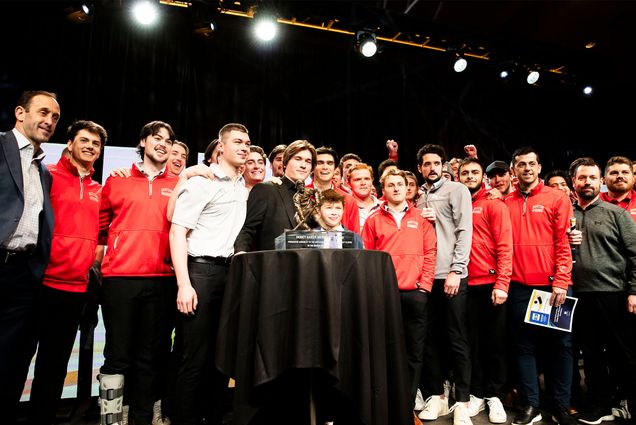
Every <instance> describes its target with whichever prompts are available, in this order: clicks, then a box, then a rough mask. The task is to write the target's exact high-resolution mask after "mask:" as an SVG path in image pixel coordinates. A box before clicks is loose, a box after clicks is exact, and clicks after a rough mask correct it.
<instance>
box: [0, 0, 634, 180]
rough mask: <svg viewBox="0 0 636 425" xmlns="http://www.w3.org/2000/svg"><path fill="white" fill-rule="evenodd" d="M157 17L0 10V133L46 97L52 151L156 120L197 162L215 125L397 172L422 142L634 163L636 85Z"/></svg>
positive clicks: (121, 139)
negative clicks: (83, 17) (81, 123)
mask: <svg viewBox="0 0 636 425" xmlns="http://www.w3.org/2000/svg"><path fill="white" fill-rule="evenodd" d="M129 3H130V2H123V4H124V6H126V5H128V4H129ZM162 11H163V12H164V16H163V20H162V23H161V24H160V25H159V26H157V27H155V28H138V27H136V26H135V25H134V24H133V23H132V22H131V20H130V18H129V17H128V15H127V14H126V13H125V7H123V8H122V7H111V8H102V9H98V10H97V12H96V14H95V16H94V20H93V22H91V23H86V24H75V23H72V22H70V21H69V20H67V19H66V18H65V16H64V15H65V14H64V13H63V11H62V7H61V4H60V3H59V2H55V1H49V2H30V1H20V2H1V3H0V13H1V16H2V18H3V24H2V27H1V28H0V40H1V41H0V43H1V46H2V59H1V62H0V124H1V129H2V130H8V129H10V128H12V126H13V124H14V117H13V108H14V106H15V101H16V99H17V97H18V95H19V94H20V92H21V91H23V90H27V89H45V90H51V91H55V92H57V93H58V94H59V99H60V104H61V108H62V119H61V122H60V124H59V126H58V130H57V133H56V135H55V136H54V137H53V141H56V142H64V141H65V140H64V131H65V128H66V127H67V126H68V125H69V124H70V122H71V121H72V120H73V119H76V118H86V119H92V120H95V121H97V122H99V123H101V124H103V125H104V126H105V127H106V129H107V130H108V132H109V135H110V142H109V143H110V144H112V145H120V146H133V145H135V144H136V143H137V141H138V132H139V130H140V128H141V126H142V125H143V124H144V123H146V122H148V121H150V120H155V119H159V120H165V121H167V122H169V123H171V124H172V125H173V127H174V128H175V131H176V132H177V134H178V136H179V138H180V139H181V140H183V141H185V142H186V143H188V145H189V146H190V147H191V150H193V151H203V150H204V149H205V146H206V145H207V144H208V143H209V142H210V141H211V140H212V139H213V138H214V137H215V133H216V132H217V131H218V129H219V128H220V126H221V125H223V124H224V123H227V122H230V121H237V122H241V123H244V124H245V125H247V127H248V128H249V129H250V135H251V137H252V140H253V142H254V143H256V144H258V145H260V146H262V147H263V148H264V149H265V150H266V151H269V150H270V149H271V148H272V147H273V146H274V145H276V144H279V143H289V142H291V141H293V140H295V139H299V138H306V139H309V140H310V141H311V142H312V143H314V144H315V145H316V146H320V145H323V144H324V145H331V146H333V147H335V148H336V150H337V151H338V152H339V153H340V154H341V155H342V154H344V153H347V152H357V153H358V154H360V155H361V156H362V157H363V159H364V160H366V161H367V162H369V163H370V164H371V165H372V166H374V167H376V166H377V164H378V163H379V162H380V161H381V160H382V159H384V158H385V157H386V148H385V146H384V142H385V141H386V139H388V138H394V139H396V140H397V141H398V142H399V143H400V162H401V164H402V166H403V167H404V168H406V169H414V168H415V154H416V152H417V149H418V148H419V147H420V146H421V145H422V144H424V143H430V142H433V143H440V144H442V145H443V146H445V147H446V148H447V150H448V151H449V154H450V155H451V156H459V155H462V154H463V150H462V147H463V146H464V145H465V144H468V143H473V144H476V145H477V146H478V148H479V153H480V157H481V158H482V159H484V161H486V162H489V161H491V160H494V159H503V160H509V159H510V154H511V153H512V151H513V150H514V149H515V148H517V147H519V146H522V145H526V144H532V145H535V146H536V147H538V148H539V149H540V152H541V153H542V163H543V170H544V172H547V171H549V170H551V169H553V168H555V167H559V168H563V167H567V166H568V164H569V163H570V162H571V161H572V160H573V159H575V158H576V157H578V156H581V155H592V156H594V157H595V158H596V159H597V160H600V161H603V162H604V161H605V160H606V159H607V158H608V157H609V156H610V155H614V154H624V155H628V156H630V157H631V158H636V148H635V147H634V145H635V144H634V143H633V136H632V123H633V122H634V111H633V107H624V106H622V104H623V103H627V104H631V103H633V101H632V98H633V96H634V94H635V92H636V90H635V89H634V83H633V82H629V83H624V82H621V81H615V80H614V81H609V80H608V81H602V82H601V84H602V85H601V86H599V87H598V90H597V94H596V95H595V96H594V97H593V98H583V97H582V96H580V95H579V94H578V93H577V92H576V91H575V90H574V88H571V87H565V86H562V85H558V84H551V83H549V82H546V83H543V84H542V86H541V87H530V86H527V85H526V84H525V83H524V84H514V83H510V84H502V83H501V82H500V81H499V80H498V77H497V76H496V73H495V70H494V68H493V67H491V66H490V65H489V64H487V63H485V62H483V61H472V62H471V63H470V65H469V69H468V70H467V71H466V72H464V73H462V74H456V73H454V72H453V71H452V68H451V65H450V62H449V61H448V60H447V59H446V58H445V57H444V56H443V55H442V54H441V53H437V52H432V51H425V50H423V49H418V48H414V47H408V46H404V47H402V46H396V45H387V44H385V45H384V47H383V52H381V54H378V55H376V56H375V57H373V58H371V59H367V58H363V57H362V56H360V55H359V54H357V53H356V52H354V51H353V49H352V39H351V37H350V36H345V35H340V34H331V33H325V32H321V31H316V30H310V29H302V28H294V27H289V26H284V25H281V28H280V30H281V33H280V37H279V38H278V39H277V40H276V41H275V42H274V43H272V44H270V45H269V46H265V47H264V46H262V45H260V44H258V43H257V42H255V41H253V39H252V36H251V33H250V31H249V25H250V24H251V20H248V19H243V18H238V17H230V16H221V17H219V18H218V25H219V30H218V31H217V32H216V33H215V34H214V36H213V37H212V38H210V39H203V38H198V37H197V36H196V35H195V34H194V33H193V32H192V27H191V22H190V18H189V16H188V15H187V14H186V13H185V12H183V10H182V9H181V8H175V7H167V6H163V7H162ZM195 158H196V156H195V154H193V153H191V155H190V163H193V162H194V161H195V160H196V159H195ZM100 167H101V165H100V164H98V165H97V168H98V170H97V171H98V172H100V171H101V170H100ZM97 177H98V178H99V175H98V176H97Z"/></svg>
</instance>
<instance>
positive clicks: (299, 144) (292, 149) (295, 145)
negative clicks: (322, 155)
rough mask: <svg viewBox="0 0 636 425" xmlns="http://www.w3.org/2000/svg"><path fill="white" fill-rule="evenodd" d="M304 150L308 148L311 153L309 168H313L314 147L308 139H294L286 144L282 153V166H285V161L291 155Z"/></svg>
mask: <svg viewBox="0 0 636 425" xmlns="http://www.w3.org/2000/svg"><path fill="white" fill-rule="evenodd" d="M304 150H308V151H309V153H311V169H312V170H313V169H314V167H315V166H316V148H314V145H312V144H311V143H309V141H308V140H294V141H293V142H291V143H290V144H289V146H287V148H286V149H285V153H284V154H283V167H287V163H288V162H289V160H290V159H291V158H292V156H294V155H296V154H297V153H298V152H300V151H304Z"/></svg>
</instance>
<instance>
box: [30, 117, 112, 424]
mask: <svg viewBox="0 0 636 425" xmlns="http://www.w3.org/2000/svg"><path fill="white" fill-rule="evenodd" d="M106 139H107V134H106V130H104V128H103V127H102V126H101V125H99V124H96V123H94V122H92V121H84V120H80V121H75V122H74V123H73V124H71V126H70V127H69V128H68V130H67V140H68V141H67V143H66V149H65V150H64V152H63V153H62V157H61V158H60V160H59V161H58V162H57V164H55V165H51V166H49V171H50V172H51V176H52V177H53V183H52V185H51V205H52V207H53V213H54V216H55V226H54V228H53V239H52V242H51V256H50V260H49V265H48V267H47V268H46V271H45V272H44V280H43V284H44V285H42V287H41V288H40V293H39V295H38V308H37V317H38V319H37V325H38V349H37V350H38V351H37V357H36V360H35V374H34V378H33V384H32V387H31V397H30V406H29V407H30V411H31V413H30V415H31V421H32V422H33V423H54V422H55V412H56V410H57V403H58V401H59V399H60V396H61V395H62V390H63V388H64V378H65V377H66V369H67V366H68V360H69V358H70V356H71V351H72V349H73V343H74V342H75V336H76V334H77V328H78V326H79V322H80V318H81V315H82V310H83V308H84V305H85V304H86V289H87V287H88V271H89V269H90V268H91V266H92V265H93V263H94V262H95V260H96V249H97V234H98V231H99V205H100V200H101V185H100V184H99V183H97V182H96V181H94V180H93V179H92V178H91V176H92V175H93V172H94V169H93V163H94V162H95V161H96V160H97V158H99V155H100V153H101V151H102V149H103V147H104V144H105V143H106Z"/></svg>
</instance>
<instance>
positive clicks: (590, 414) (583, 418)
mask: <svg viewBox="0 0 636 425" xmlns="http://www.w3.org/2000/svg"><path fill="white" fill-rule="evenodd" d="M577 419H578V421H579V422H582V423H584V424H588V425H598V424H600V423H601V422H603V421H605V422H607V421H613V420H614V415H612V410H611V409H603V408H602V407H600V406H592V407H591V408H589V409H585V410H583V411H582V412H580V413H579V415H578V417H577Z"/></svg>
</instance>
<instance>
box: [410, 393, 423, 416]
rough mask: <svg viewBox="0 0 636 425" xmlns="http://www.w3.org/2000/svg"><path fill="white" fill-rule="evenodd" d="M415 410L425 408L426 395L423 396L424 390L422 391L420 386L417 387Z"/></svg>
mask: <svg viewBox="0 0 636 425" xmlns="http://www.w3.org/2000/svg"><path fill="white" fill-rule="evenodd" d="M413 410H417V411H418V412H419V411H420V410H424V397H422V391H420V389H419V388H418V389H417V394H415V407H414V408H413Z"/></svg>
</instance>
